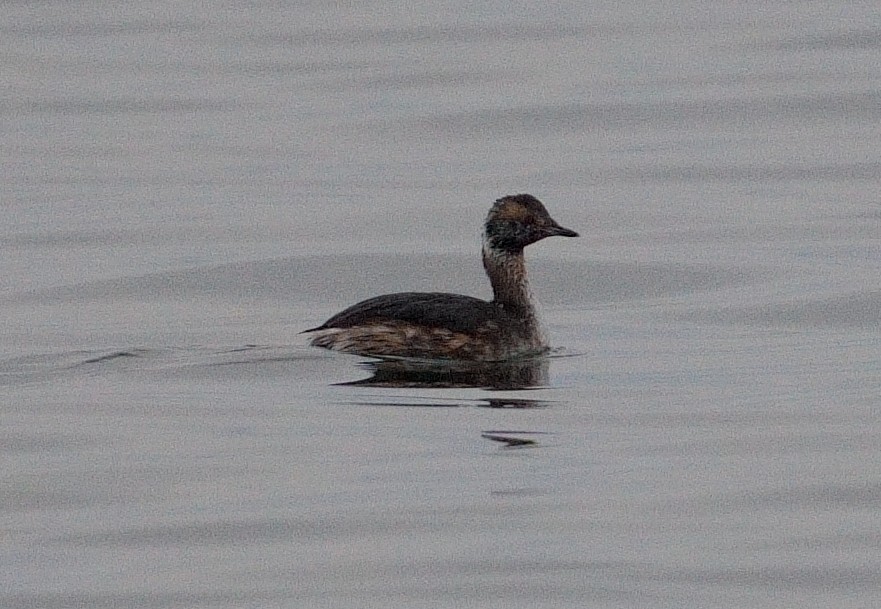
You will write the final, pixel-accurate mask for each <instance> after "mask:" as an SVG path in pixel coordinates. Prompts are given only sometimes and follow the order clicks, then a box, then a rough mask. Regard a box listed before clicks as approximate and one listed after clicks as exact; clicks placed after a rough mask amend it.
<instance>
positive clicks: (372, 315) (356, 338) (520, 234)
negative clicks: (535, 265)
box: [305, 194, 578, 361]
mask: <svg viewBox="0 0 881 609" xmlns="http://www.w3.org/2000/svg"><path fill="white" fill-rule="evenodd" d="M553 236H561V237H577V236H578V233H576V232H575V231H572V230H569V229H568V228H563V227H562V226H560V225H559V224H557V223H556V222H555V221H554V220H553V219H552V218H551V216H550V215H549V214H548V212H547V210H546V209H545V207H544V205H542V203H541V202H540V201H539V200H538V199H536V198H535V197H533V196H532V195H526V194H521V195H512V196H507V197H503V198H501V199H499V200H498V201H496V202H495V204H494V205H493V206H492V208H491V209H490V211H489V214H488V215H487V218H486V222H485V223H484V231H483V266H484V269H485V270H486V274H487V276H488V277H489V280H490V283H491V284H492V288H493V299H492V300H491V301H485V300H480V299H479V298H473V297H471V296H461V295H458V294H443V293H437V292H428V293H421V292H403V293H399V294H386V295H384V296H376V297H374V298H369V299H367V300H364V301H362V302H359V303H357V304H355V305H352V306H351V307H349V308H348V309H345V310H343V311H341V312H339V313H337V314H336V315H334V316H333V317H331V318H330V319H328V320H327V321H326V322H324V323H323V324H322V325H320V326H318V327H316V328H311V329H309V330H306V331H305V332H309V333H313V334H314V337H313V338H312V340H311V344H312V345H314V346H316V347H325V348H327V349H333V350H336V351H344V352H347V353H358V354H362V355H375V356H381V357H382V356H387V357H388V356H393V357H413V358H429V359H465V360H480V361H498V360H506V359H511V358H516V357H522V356H526V355H534V354H538V353H541V352H543V351H545V350H546V349H547V348H548V345H547V340H546V339H545V337H544V334H543V332H542V330H541V327H540V324H539V321H538V318H537V316H536V313H535V307H534V305H533V302H532V297H531V295H530V293H529V285H528V282H527V278H526V264H525V260H524V257H523V248H524V247H526V246H527V245H530V244H532V243H535V242H536V241H539V240H541V239H544V238H546V237H553Z"/></svg>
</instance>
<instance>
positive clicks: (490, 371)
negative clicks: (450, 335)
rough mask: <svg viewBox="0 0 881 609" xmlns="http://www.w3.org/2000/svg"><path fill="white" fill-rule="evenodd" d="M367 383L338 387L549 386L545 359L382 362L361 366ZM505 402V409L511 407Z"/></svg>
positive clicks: (516, 387) (398, 360)
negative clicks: (366, 375)
mask: <svg viewBox="0 0 881 609" xmlns="http://www.w3.org/2000/svg"><path fill="white" fill-rule="evenodd" d="M361 366H362V367H363V368H365V369H366V370H368V371H369V372H370V373H371V376H370V377H368V378H366V379H360V380H357V381H348V382H344V383H340V384H341V385H354V386H361V387H404V388H408V387H409V388H438V389H444V388H469V387H470V388H482V389H529V388H532V387H541V386H546V385H547V384H548V360H547V358H543V357H542V358H531V359H523V360H516V361H508V362H461V361H455V362H454V361H449V362H447V361H444V362H438V361H430V360H405V359H383V360H373V361H369V362H363V363H362V364H361ZM510 401H511V400H506V401H505V402H506V404H505V406H500V407H511V406H510V404H509V402H510Z"/></svg>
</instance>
